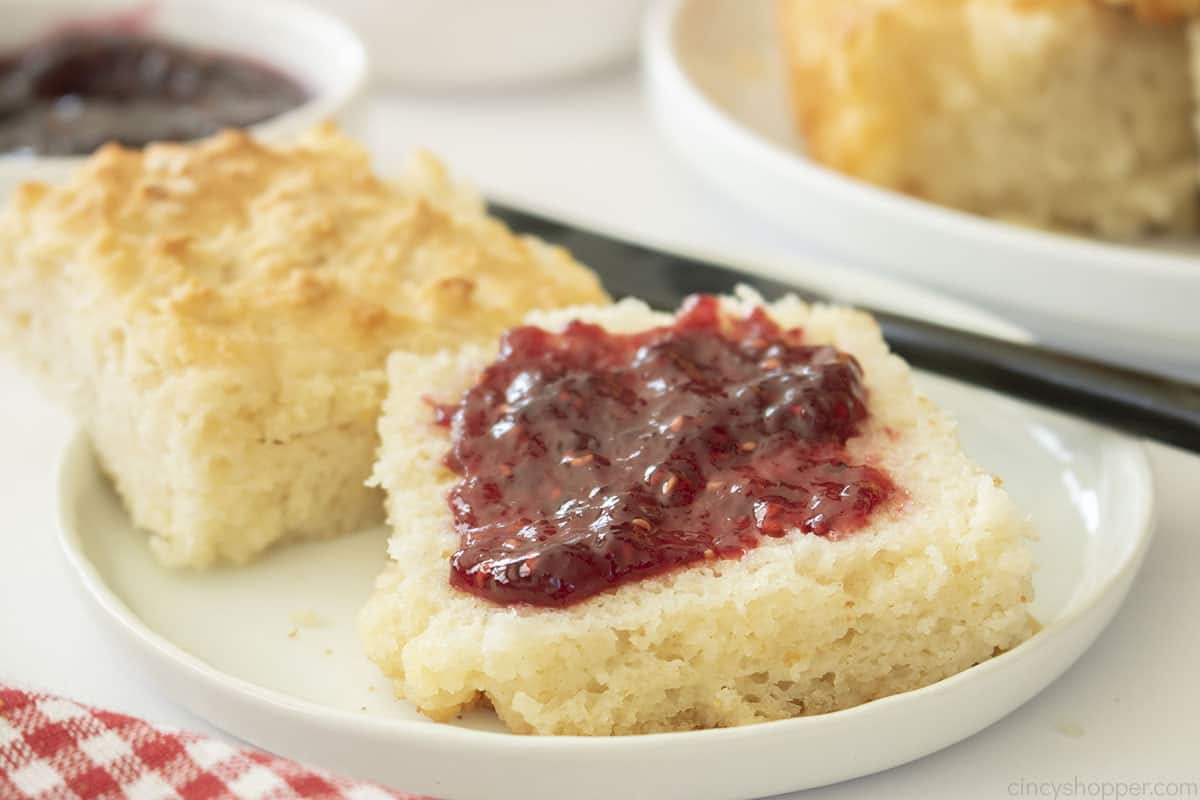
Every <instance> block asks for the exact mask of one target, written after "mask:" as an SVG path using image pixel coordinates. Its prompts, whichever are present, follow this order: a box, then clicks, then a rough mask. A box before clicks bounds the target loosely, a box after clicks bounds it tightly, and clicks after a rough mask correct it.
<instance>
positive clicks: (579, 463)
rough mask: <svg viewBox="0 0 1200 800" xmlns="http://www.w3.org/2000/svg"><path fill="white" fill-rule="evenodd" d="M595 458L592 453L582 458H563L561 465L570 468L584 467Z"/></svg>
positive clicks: (569, 456) (567, 456) (568, 456)
mask: <svg viewBox="0 0 1200 800" xmlns="http://www.w3.org/2000/svg"><path fill="white" fill-rule="evenodd" d="M595 458H596V456H595V454H594V453H586V454H585V455H582V456H571V455H566V456H563V459H562V463H564V464H570V465H571V466H572V467H586V466H587V465H588V464H590V463H592V461H593V460H594V459H595Z"/></svg>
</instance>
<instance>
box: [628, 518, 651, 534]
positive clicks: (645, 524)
mask: <svg viewBox="0 0 1200 800" xmlns="http://www.w3.org/2000/svg"><path fill="white" fill-rule="evenodd" d="M629 524H630V525H634V526H636V527H638V528H641V529H642V530H644V531H648V530H650V529H651V528H652V527H654V526H652V525H651V524H650V522H649V520H644V519H642V518H641V517H634V518H633V519H631V520H630V521H629Z"/></svg>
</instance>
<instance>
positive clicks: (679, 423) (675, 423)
mask: <svg viewBox="0 0 1200 800" xmlns="http://www.w3.org/2000/svg"><path fill="white" fill-rule="evenodd" d="M667 427H669V428H670V429H671V430H673V431H675V432H676V433H678V432H679V429H680V428H682V427H683V416H682V415H680V416H678V417H676V418H675V419H673V420H671V424H670V425H668V426H667Z"/></svg>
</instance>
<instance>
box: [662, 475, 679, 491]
mask: <svg viewBox="0 0 1200 800" xmlns="http://www.w3.org/2000/svg"><path fill="white" fill-rule="evenodd" d="M678 483H679V478H676V477H675V476H674V475H672V476H671V477H669V478H667V482H666V483H664V484H663V487H662V493H663V494H665V495H669V494H671V492H673V491H675V486H676V485H677V484H678Z"/></svg>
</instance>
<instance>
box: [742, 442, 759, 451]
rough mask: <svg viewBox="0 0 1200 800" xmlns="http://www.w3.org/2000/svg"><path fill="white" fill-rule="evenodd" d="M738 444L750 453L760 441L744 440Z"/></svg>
mask: <svg viewBox="0 0 1200 800" xmlns="http://www.w3.org/2000/svg"><path fill="white" fill-rule="evenodd" d="M738 446H739V447H740V448H741V449H742V451H743V452H745V453H749V452H751V451H752V450H754V448H756V447H758V442H742V443H741V444H740V445H738Z"/></svg>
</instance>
